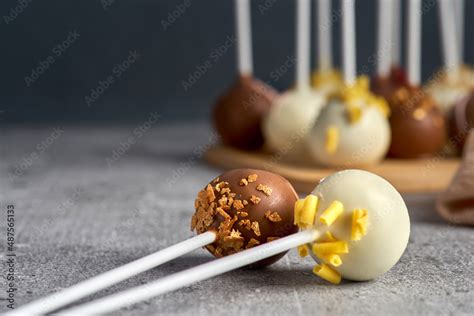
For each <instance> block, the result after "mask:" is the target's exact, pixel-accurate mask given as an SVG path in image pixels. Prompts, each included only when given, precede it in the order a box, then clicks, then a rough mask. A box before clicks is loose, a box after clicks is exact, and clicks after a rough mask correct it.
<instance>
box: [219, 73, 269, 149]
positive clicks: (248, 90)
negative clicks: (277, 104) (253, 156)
mask: <svg viewBox="0 0 474 316" xmlns="http://www.w3.org/2000/svg"><path fill="white" fill-rule="evenodd" d="M277 95H278V94H277V92H276V91H275V90H274V89H273V88H271V87H270V86H268V85H267V84H265V83H263V82H262V81H260V80H258V79H255V78H253V77H251V76H244V75H241V76H239V77H238V78H237V81H236V82H235V84H234V85H233V86H232V87H231V88H230V89H229V90H228V91H227V92H226V93H225V94H224V95H222V96H221V97H220V98H219V99H218V101H217V103H216V105H215V106H214V113H213V121H214V126H215V128H216V130H217V132H218V133H219V135H220V136H221V137H222V141H223V142H224V143H226V144H228V145H231V146H234V147H237V148H240V149H245V150H256V149H259V148H261V147H262V145H263V143H264V138H263V133H262V126H261V123H262V120H263V117H265V115H266V114H267V113H268V111H269V110H270V107H271V105H272V102H273V100H274V99H275V98H276V97H277Z"/></svg>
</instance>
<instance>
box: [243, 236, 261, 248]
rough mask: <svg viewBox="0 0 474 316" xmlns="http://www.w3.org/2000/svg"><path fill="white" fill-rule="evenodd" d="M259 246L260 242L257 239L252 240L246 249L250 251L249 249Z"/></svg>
mask: <svg viewBox="0 0 474 316" xmlns="http://www.w3.org/2000/svg"><path fill="white" fill-rule="evenodd" d="M257 245H260V242H259V241H258V240H257V239H255V238H252V239H250V240H249V242H248V243H247V246H246V247H245V248H247V249H248V248H252V247H255V246H257Z"/></svg>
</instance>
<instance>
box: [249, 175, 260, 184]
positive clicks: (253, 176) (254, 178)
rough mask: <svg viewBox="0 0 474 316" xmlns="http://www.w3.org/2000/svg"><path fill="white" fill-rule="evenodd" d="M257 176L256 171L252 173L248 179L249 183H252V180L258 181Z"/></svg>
mask: <svg viewBox="0 0 474 316" xmlns="http://www.w3.org/2000/svg"><path fill="white" fill-rule="evenodd" d="M257 178H258V176H257V175H256V174H255V173H252V174H250V175H249V176H248V177H247V181H248V182H249V183H252V182H255V181H257Z"/></svg>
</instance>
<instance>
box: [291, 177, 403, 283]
mask: <svg viewBox="0 0 474 316" xmlns="http://www.w3.org/2000/svg"><path fill="white" fill-rule="evenodd" d="M295 222H296V224H298V226H300V227H302V228H305V229H309V228H313V229H317V230H319V231H322V232H324V233H322V237H320V238H319V239H318V240H316V241H315V242H313V243H310V244H308V245H305V246H302V247H300V248H299V252H300V255H302V256H305V255H307V254H308V253H310V254H311V256H312V257H313V258H314V259H315V260H316V261H317V262H318V263H319V264H318V265H316V266H315V268H314V270H313V272H314V273H315V274H316V275H319V276H321V277H322V278H324V279H326V280H328V281H330V282H332V283H339V282H340V279H341V277H342V278H345V279H349V280H355V281H366V280H371V279H374V278H377V277H378V276H380V275H382V274H384V273H385V272H387V271H388V270H390V269H391V268H392V267H393V266H394V265H395V264H396V263H397V262H398V260H399V259H400V257H401V256H402V254H403V252H404V251H405V248H406V247H407V244H408V239H409V236H410V218H409V216H408V210H407V207H406V205H405V202H404V201H403V198H402V197H401V195H400V194H399V193H398V191H397V190H396V189H395V188H394V187H393V186H392V185H391V184H390V183H389V182H388V181H386V180H385V179H383V178H381V177H379V176H377V175H375V174H373V173H370V172H367V171H362V170H344V171H340V172H337V173H334V174H332V175H330V176H328V177H327V178H324V179H323V180H322V181H321V182H320V183H319V184H318V185H317V186H316V188H315V189H314V190H313V192H312V193H311V195H309V196H307V197H306V198H305V199H304V200H303V199H302V200H298V202H297V203H296V207H295Z"/></svg>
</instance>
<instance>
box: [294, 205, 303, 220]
mask: <svg viewBox="0 0 474 316" xmlns="http://www.w3.org/2000/svg"><path fill="white" fill-rule="evenodd" d="M303 204H304V199H299V200H297V201H296V203H295V218H294V224H295V225H298V223H299V222H300V216H301V210H302V209H303Z"/></svg>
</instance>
